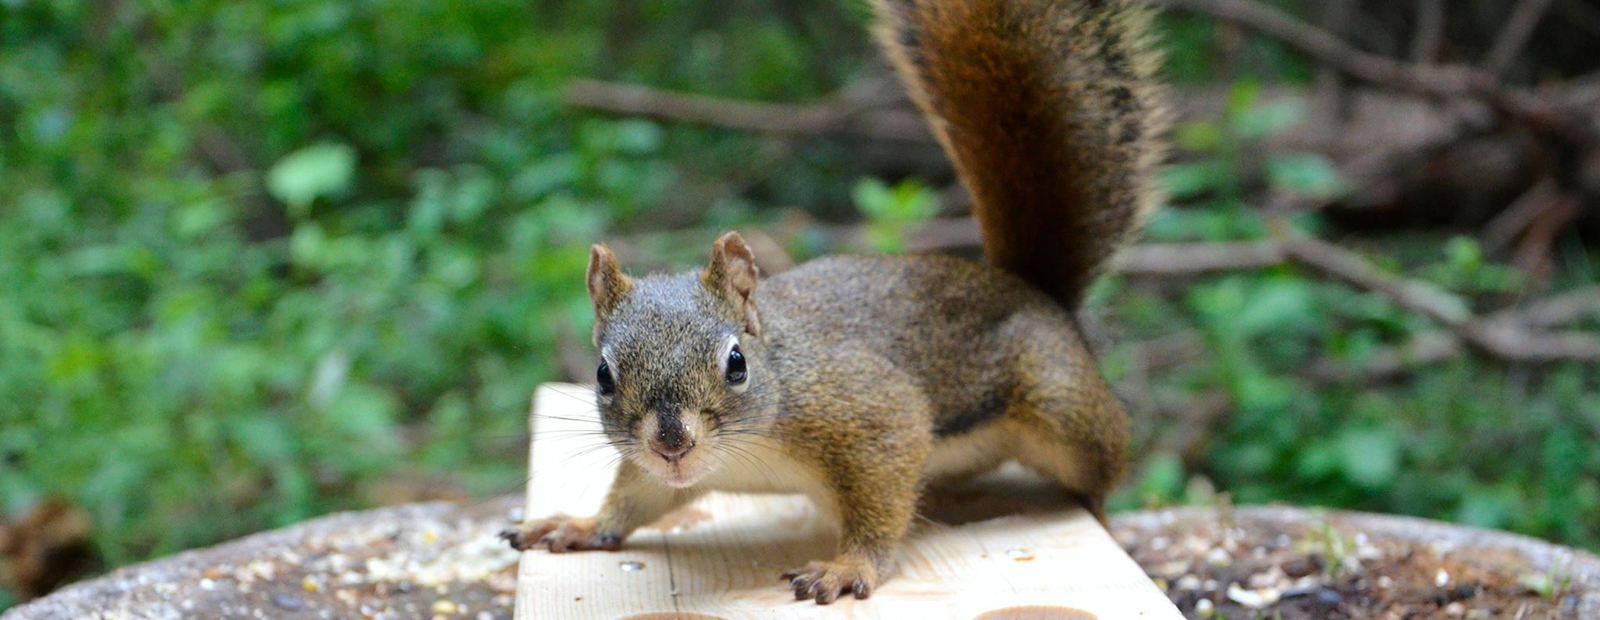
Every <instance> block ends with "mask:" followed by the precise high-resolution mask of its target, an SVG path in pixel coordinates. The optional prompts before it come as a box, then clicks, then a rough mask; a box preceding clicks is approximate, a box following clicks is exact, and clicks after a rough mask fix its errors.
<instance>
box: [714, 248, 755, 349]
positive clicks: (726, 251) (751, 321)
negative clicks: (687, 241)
mask: <svg viewBox="0 0 1600 620" xmlns="http://www.w3.org/2000/svg"><path fill="white" fill-rule="evenodd" d="M760 277H761V270H760V269H757V268H756V256H755V254H753V253H751V252H750V246H748V245H745V242H744V238H743V237H740V236H739V233H736V232H726V233H723V234H722V236H721V237H717V241H716V243H713V244H711V263H710V264H708V265H706V270H705V272H703V273H701V274H700V282H701V283H702V284H704V285H705V287H706V288H707V289H708V290H710V291H711V292H713V293H716V294H718V295H722V296H723V298H725V299H727V300H728V301H730V302H732V303H733V305H734V307H736V308H738V309H739V311H740V312H741V313H742V314H743V315H744V322H745V331H748V332H750V333H751V334H752V335H759V334H760V330H761V327H760V321H759V320H758V319H757V318H756V310H755V306H754V305H752V304H751V303H750V294H751V293H754V292H755V290H756V282H757V281H758V280H759V279H760Z"/></svg>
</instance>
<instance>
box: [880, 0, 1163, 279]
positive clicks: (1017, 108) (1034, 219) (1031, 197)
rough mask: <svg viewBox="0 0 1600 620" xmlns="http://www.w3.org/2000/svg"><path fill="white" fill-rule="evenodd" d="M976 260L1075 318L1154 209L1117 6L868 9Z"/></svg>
mask: <svg viewBox="0 0 1600 620" xmlns="http://www.w3.org/2000/svg"><path fill="white" fill-rule="evenodd" d="M872 2H873V5H874V8H875V9H876V11H877V13H878V15H879V28H878V35H879V36H878V38H879V41H880V42H881V43H882V45H883V46H884V47H885V48H886V50H887V51H888V53H889V56H890V58H891V59H892V60H893V61H894V64H895V66H896V67H897V68H898V69H899V72H900V75H901V77H902V78H904V80H905V83H906V85H907V88H908V89H909V90H910V93H911V96H912V98H913V99H914V100H916V102H917V104H918V105H919V106H920V107H921V108H922V110H923V112H924V113H925V114H926V115H927V116H928V119H929V124H930V125H931V127H932V129H933V132H934V134H935V135H936V136H938V138H939V141H940V142H941V143H942V144H943V145H944V148H945V151H946V152H947V153H948V154H949V156H950V158H951V160H952V161H953V163H954V164H955V166H956V169H957V171H958V172H959V173H960V176H961V178H962V180H963V181H964V182H965V183H966V185H967V187H968V189H969V190H971V192H972V195H973V199H974V207H973V210H974V212H975V214H976V216H977V219H978V222H979V224H980V226H981V227H982V229H983V237H984V250H985V254H986V255H987V256H988V258H989V261H990V262H991V263H992V264H994V265H996V266H998V267H1000V268H1001V269H1005V270H1006V271H1010V272H1012V273H1015V274H1017V275H1019V276H1021V277H1022V278H1023V279H1025V280H1027V281H1028V282H1030V283H1032V284H1033V285H1034V286H1036V287H1038V288H1039V289H1041V290H1043V291H1044V292H1045V293H1047V294H1049V295H1050V296H1051V297H1053V298H1055V299H1056V300H1057V301H1058V302H1060V303H1061V304H1062V305H1063V306H1065V307H1066V308H1067V309H1069V310H1072V309H1076V307H1077V305H1078V303H1079V302H1080V301H1081V297H1082V294H1083V291H1084V289H1086V288H1087V287H1088V285H1089V283H1090V282H1091V281H1092V280H1093V278H1094V277H1095V276H1096V275H1097V274H1098V272H1099V270H1100V269H1101V268H1102V266H1103V265H1104V263H1105V262H1106V260H1107V259H1109V258H1110V256H1111V254H1112V253H1113V252H1114V251H1116V249H1117V248H1118V247H1120V246H1121V245H1122V244H1123V243H1124V242H1125V241H1126V240H1127V239H1128V238H1129V237H1130V236H1131V235H1132V234H1133V233H1134V232H1135V231H1136V230H1137V229H1138V227H1139V225H1140V224H1141V222H1142V220H1143V217H1144V215H1145V214H1146V213H1147V212H1148V211H1149V210H1150V209H1151V208H1152V207H1153V206H1154V205H1155V203H1156V201H1157V192H1156V189H1155V187H1154V170H1155V167H1156V165H1157V164H1158V163H1159V160H1160V159H1161V157H1162V155H1163V149H1162V147H1161V146H1160V145H1161V141H1160V140H1159V138H1158V134H1160V133H1161V132H1162V131H1164V130H1165V128H1166V124H1167V112H1166V108H1165V106H1164V104H1163V102H1162V101H1161V93H1160V92H1158V87H1157V86H1156V82H1155V80H1153V79H1152V76H1153V74H1154V73H1155V71H1156V69H1157V66H1158V65H1159V60H1160V59H1159V54H1157V53H1156V51H1155V50H1154V48H1153V46H1152V44H1151V41H1150V36H1149V34H1148V32H1147V31H1148V22H1149V21H1150V19H1151V13H1150V11H1148V10H1146V9H1144V8H1142V7H1139V6H1136V5H1135V4H1134V3H1133V2H1131V1H1130V0H872Z"/></svg>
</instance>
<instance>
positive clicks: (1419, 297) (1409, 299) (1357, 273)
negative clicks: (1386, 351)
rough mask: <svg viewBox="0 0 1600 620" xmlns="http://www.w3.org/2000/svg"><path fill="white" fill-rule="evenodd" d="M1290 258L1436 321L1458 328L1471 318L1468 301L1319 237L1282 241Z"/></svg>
mask: <svg viewBox="0 0 1600 620" xmlns="http://www.w3.org/2000/svg"><path fill="white" fill-rule="evenodd" d="M1283 249H1284V252H1285V253H1286V254H1287V255H1288V257H1289V259H1290V260H1291V261H1294V262H1295V263H1297V264H1300V265H1302V266H1304V267H1307V268H1310V269H1311V270H1312V271H1315V272H1318V273H1321V274H1323V275H1325V276H1328V277H1331V278H1333V279H1335V280H1339V281H1341V282H1344V283H1346V284H1349V285H1351V286H1354V287H1356V288H1360V289H1363V290H1368V291H1372V292H1375V293H1378V294H1381V295H1383V296H1384V297H1388V298H1389V299H1390V300H1392V301H1394V302H1395V303H1396V304H1398V305H1399V306H1400V307H1402V308H1405V309H1407V310H1410V311H1412V312H1416V313H1418V314H1421V315H1424V316H1426V317H1428V318H1430V319H1433V320H1434V321H1436V322H1438V323H1440V324H1443V325H1446V326H1450V327H1459V326H1461V325H1465V324H1466V323H1468V322H1469V321H1470V320H1471V319H1472V313H1471V311H1470V310H1469V309H1468V308H1467V304H1466V302H1463V301H1462V300H1461V299H1460V298H1458V297H1456V296H1454V295H1451V294H1450V293H1448V292H1446V291H1443V290H1440V289H1438V288H1435V287H1434V286H1432V285H1429V284H1425V283H1423V282H1420V281H1416V280H1404V279H1400V278H1397V277H1394V276H1391V275H1388V274H1385V273H1383V272H1381V271H1379V270H1378V269H1377V268H1376V267H1373V266H1372V264H1371V263H1369V262H1367V260H1366V259H1365V258H1362V257H1361V256H1360V255H1359V254H1356V253H1354V252H1351V251H1349V250H1346V249H1343V248H1340V247H1338V246H1335V245H1333V244H1331V243H1328V242H1326V241H1322V240H1320V239H1311V238H1304V239H1295V240H1292V241H1286V242H1284V243H1283Z"/></svg>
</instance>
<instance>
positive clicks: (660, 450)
mask: <svg viewBox="0 0 1600 620" xmlns="http://www.w3.org/2000/svg"><path fill="white" fill-rule="evenodd" d="M692 448H694V440H692V439H691V440H688V441H685V442H682V443H679V444H677V445H675V446H669V445H666V444H664V443H662V442H659V441H652V442H650V450H651V451H652V452H655V453H656V454H659V455H661V458H664V459H666V460H667V462H668V463H676V462H678V460H679V459H682V458H683V455H685V454H688V453H689V450H690V449H692Z"/></svg>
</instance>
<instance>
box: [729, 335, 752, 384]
mask: <svg viewBox="0 0 1600 620" xmlns="http://www.w3.org/2000/svg"><path fill="white" fill-rule="evenodd" d="M723 376H724V377H726V378H727V380H728V384H729V385H739V384H740V383H744V380H745V377H748V376H749V373H747V372H745V368H744V354H743V353H740V352H739V345H733V349H732V350H730V351H728V370H727V372H725V373H723Z"/></svg>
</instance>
